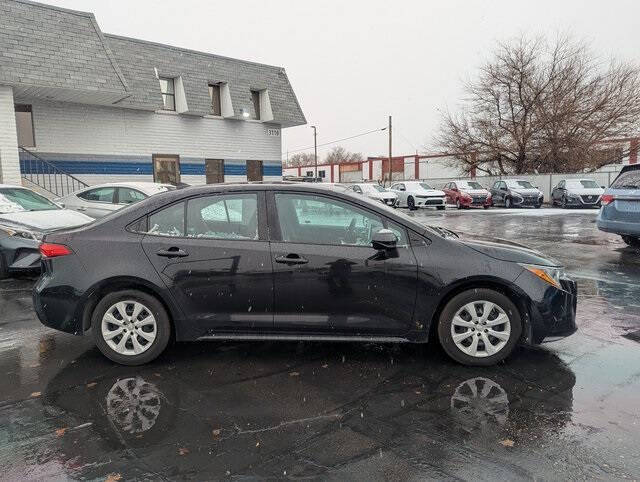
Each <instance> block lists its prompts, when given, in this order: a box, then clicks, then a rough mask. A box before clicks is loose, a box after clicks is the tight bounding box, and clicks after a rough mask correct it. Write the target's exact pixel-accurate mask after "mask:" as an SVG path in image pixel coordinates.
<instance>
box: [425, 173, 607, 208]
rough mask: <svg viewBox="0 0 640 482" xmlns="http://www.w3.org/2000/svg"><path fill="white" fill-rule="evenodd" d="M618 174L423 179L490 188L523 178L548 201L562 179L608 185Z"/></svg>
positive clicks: (437, 183) (433, 184) (436, 185)
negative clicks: (496, 184) (590, 181)
mask: <svg viewBox="0 0 640 482" xmlns="http://www.w3.org/2000/svg"><path fill="white" fill-rule="evenodd" d="M618 174H619V171H601V172H593V173H589V174H579V173H578V174H522V175H513V176H477V177H475V178H461V177H458V178H455V177H448V178H426V179H424V181H425V182H427V183H429V184H430V185H431V187H434V188H441V187H442V186H443V185H444V184H446V183H448V182H451V181H456V180H461V179H465V180H473V181H478V182H479V183H480V184H482V185H483V186H484V187H486V188H487V189H490V188H491V186H493V183H494V182H496V181H498V180H501V179H525V180H527V181H529V182H530V183H531V184H533V185H534V186H537V187H538V188H539V189H540V190H541V191H542V192H543V193H544V199H545V202H548V201H549V199H551V191H552V190H553V188H554V187H555V186H557V185H558V183H559V182H560V181H562V180H563V179H593V180H594V181H596V182H597V183H598V184H599V185H601V186H604V187H609V185H611V183H612V182H613V180H614V179H615V178H616V176H617V175H618Z"/></svg>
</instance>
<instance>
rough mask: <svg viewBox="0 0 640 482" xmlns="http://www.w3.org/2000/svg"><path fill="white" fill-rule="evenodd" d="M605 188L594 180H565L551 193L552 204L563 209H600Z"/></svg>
mask: <svg viewBox="0 0 640 482" xmlns="http://www.w3.org/2000/svg"><path fill="white" fill-rule="evenodd" d="M603 193H604V187H602V186H600V185H599V184H598V183H597V182H596V181H594V180H593V179H563V180H562V181H560V182H559V183H558V184H557V185H556V187H554V188H553V190H552V191H551V204H552V205H553V206H555V205H557V204H559V205H560V206H562V207H563V208H568V207H580V208H582V207H584V208H593V207H596V208H599V207H600V196H602V194H603Z"/></svg>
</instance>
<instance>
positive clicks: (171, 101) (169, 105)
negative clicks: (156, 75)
mask: <svg viewBox="0 0 640 482" xmlns="http://www.w3.org/2000/svg"><path fill="white" fill-rule="evenodd" d="M160 92H162V102H163V104H164V109H165V110H176V90H175V86H174V85H173V79H170V78H168V77H160Z"/></svg>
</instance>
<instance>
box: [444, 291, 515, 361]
mask: <svg viewBox="0 0 640 482" xmlns="http://www.w3.org/2000/svg"><path fill="white" fill-rule="evenodd" d="M451 337H452V338H453V342H454V343H455V344H456V346H457V347H458V349H459V350H460V351H462V352H463V353H466V354H467V355H470V356H473V357H477V358H481V357H486V356H491V355H495V354H496V353H498V352H499V351H500V350H502V349H503V348H504V346H505V345H506V344H507V342H508V341H509V338H510V337H511V323H510V322H509V317H508V316H507V314H506V313H505V312H504V310H503V309H502V308H500V307H499V306H498V305H496V304H495V303H492V302H491V301H473V302H471V303H467V304H466V305H464V306H463V307H462V308H460V309H459V310H458V312H457V313H456V314H455V316H454V317H453V321H452V323H451Z"/></svg>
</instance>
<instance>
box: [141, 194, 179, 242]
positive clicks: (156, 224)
mask: <svg viewBox="0 0 640 482" xmlns="http://www.w3.org/2000/svg"><path fill="white" fill-rule="evenodd" d="M148 234H154V235H157V236H184V202H180V203H177V204H172V205H171V206H169V207H167V208H164V209H162V210H160V211H156V212H155V213H153V214H151V215H150V216H149V231H148Z"/></svg>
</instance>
